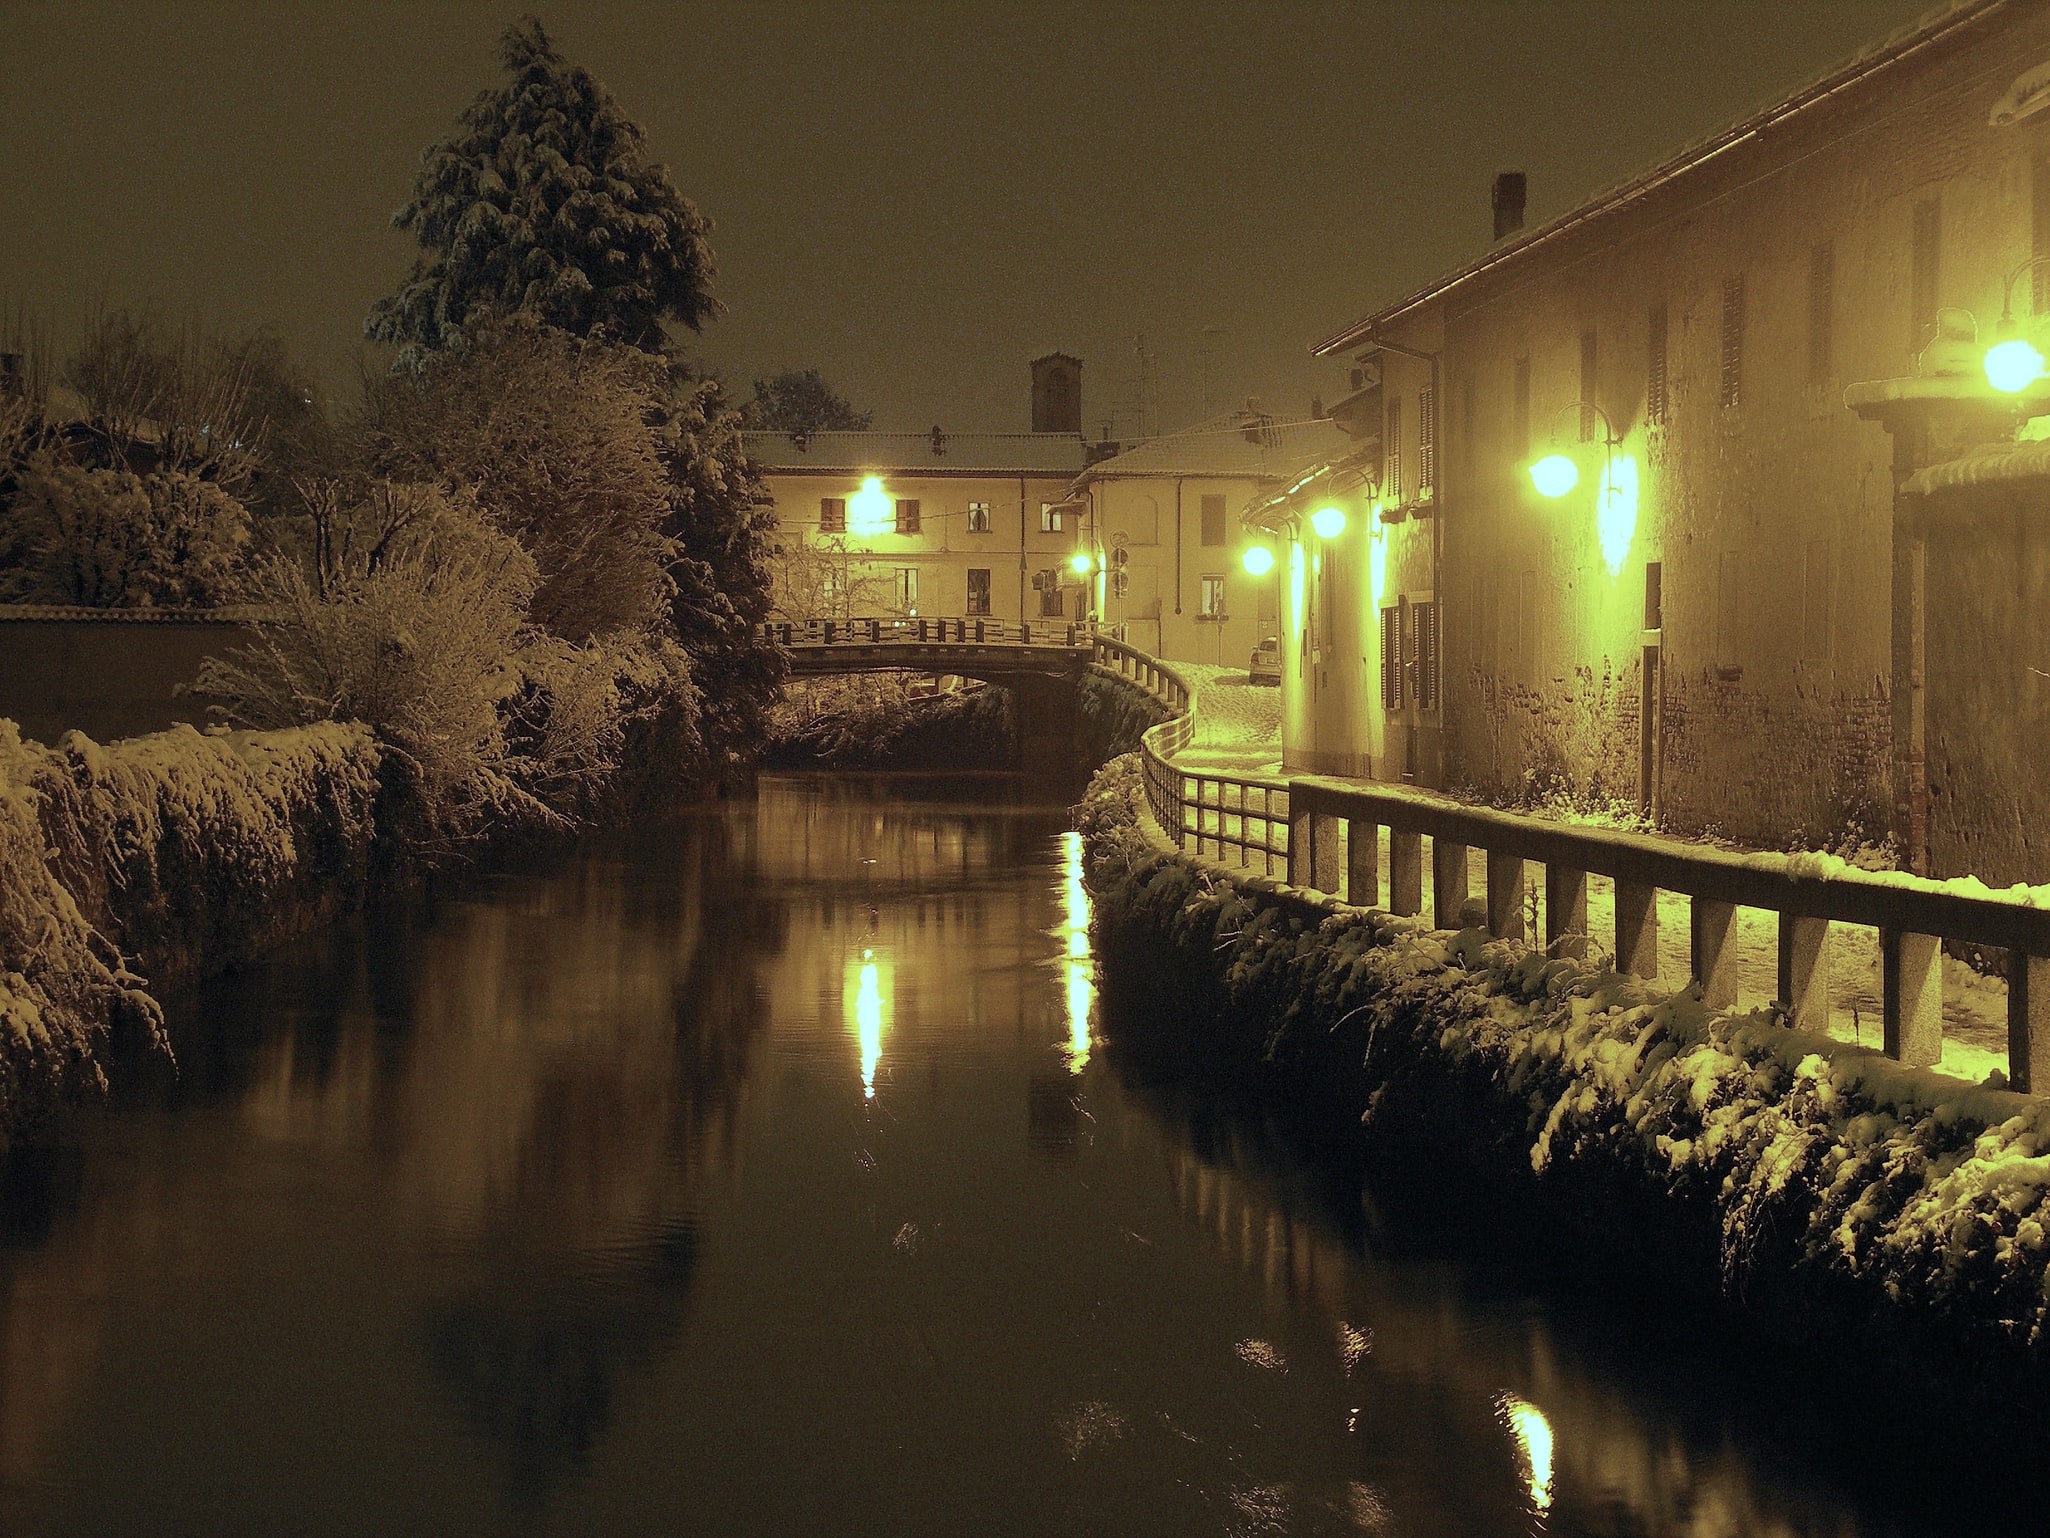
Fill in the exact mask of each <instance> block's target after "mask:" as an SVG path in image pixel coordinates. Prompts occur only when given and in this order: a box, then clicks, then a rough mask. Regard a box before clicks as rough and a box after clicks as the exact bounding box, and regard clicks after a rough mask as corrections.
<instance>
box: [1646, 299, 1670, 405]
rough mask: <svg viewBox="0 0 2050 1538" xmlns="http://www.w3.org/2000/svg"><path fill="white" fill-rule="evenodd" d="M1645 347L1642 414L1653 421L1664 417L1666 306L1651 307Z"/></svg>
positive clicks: (1656, 305)
mask: <svg viewBox="0 0 2050 1538" xmlns="http://www.w3.org/2000/svg"><path fill="white" fill-rule="evenodd" d="M1647 331H1648V342H1647V345H1646V348H1645V381H1644V414H1645V415H1646V416H1647V417H1649V418H1650V419H1651V420H1652V421H1654V422H1663V421H1665V419H1666V307H1665V306H1664V305H1663V304H1655V305H1653V306H1652V307H1651V321H1650V325H1649V327H1648V328H1647Z"/></svg>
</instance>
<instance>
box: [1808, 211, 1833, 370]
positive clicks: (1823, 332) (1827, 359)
mask: <svg viewBox="0 0 2050 1538" xmlns="http://www.w3.org/2000/svg"><path fill="white" fill-rule="evenodd" d="M1835 308H1836V248H1835V247H1834V246H1832V245H1831V244H1830V243H1829V242H1828V241H1826V240H1825V241H1824V242H1822V244H1821V245H1819V246H1811V247H1810V248H1809V250H1808V379H1809V382H1810V383H1812V384H1825V383H1827V382H1828V380H1829V375H1830V370H1831V369H1832V368H1833V367H1834V366H1835V358H1834V357H1833V356H1832V355H1833V354H1834V352H1835V350H1836V335H1835V325H1834V322H1835V314H1834V311H1835Z"/></svg>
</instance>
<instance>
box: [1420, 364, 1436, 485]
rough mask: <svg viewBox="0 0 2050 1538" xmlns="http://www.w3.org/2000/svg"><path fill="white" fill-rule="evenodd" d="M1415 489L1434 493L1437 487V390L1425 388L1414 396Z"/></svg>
mask: <svg viewBox="0 0 2050 1538" xmlns="http://www.w3.org/2000/svg"><path fill="white" fill-rule="evenodd" d="M1416 475H1417V490H1418V491H1419V492H1430V493H1432V494H1433V495H1435V494H1436V492H1437V489H1438V392H1437V391H1436V390H1425V391H1424V392H1423V393H1422V394H1420V395H1419V396H1417V398H1416Z"/></svg>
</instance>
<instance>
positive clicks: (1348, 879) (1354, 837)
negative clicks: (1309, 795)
mask: <svg viewBox="0 0 2050 1538" xmlns="http://www.w3.org/2000/svg"><path fill="white" fill-rule="evenodd" d="M1345 900H1346V901H1347V902H1349V903H1351V904H1352V905H1353V906H1354V907H1355V908H1371V907H1373V906H1374V905H1375V904H1376V903H1378V902H1380V900H1381V825H1380V824H1379V823H1377V822H1362V821H1361V820H1360V819H1359V818H1357V817H1352V818H1348V819H1347V820H1346V824H1345Z"/></svg>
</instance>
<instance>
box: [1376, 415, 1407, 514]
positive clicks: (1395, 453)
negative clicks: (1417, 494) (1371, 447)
mask: <svg viewBox="0 0 2050 1538" xmlns="http://www.w3.org/2000/svg"><path fill="white" fill-rule="evenodd" d="M1381 453H1382V458H1383V462H1384V463H1385V464H1386V465H1387V466H1388V469H1387V472H1386V474H1385V476H1384V479H1385V481H1386V483H1387V488H1388V489H1387V494H1388V497H1389V499H1390V500H1391V501H1395V502H1400V501H1401V500H1402V402H1401V401H1399V400H1392V401H1390V402H1389V403H1388V442H1387V444H1386V446H1385V447H1384V448H1383V449H1382V451H1381Z"/></svg>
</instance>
